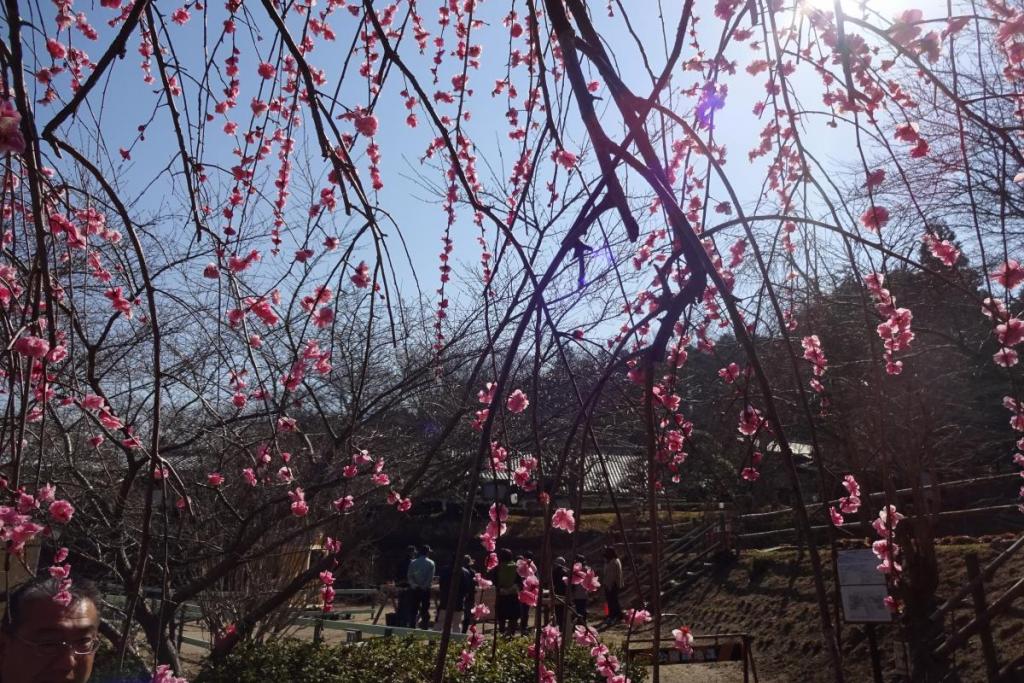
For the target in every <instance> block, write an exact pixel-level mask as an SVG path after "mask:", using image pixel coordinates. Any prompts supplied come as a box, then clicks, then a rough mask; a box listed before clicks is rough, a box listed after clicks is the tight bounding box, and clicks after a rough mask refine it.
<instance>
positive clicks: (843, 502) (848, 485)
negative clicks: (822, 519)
mask: <svg viewBox="0 0 1024 683" xmlns="http://www.w3.org/2000/svg"><path fill="white" fill-rule="evenodd" d="M843 488H845V489H846V492H847V494H849V495H846V496H843V497H842V498H840V499H839V509H838V510H837V509H836V508H835V507H834V506H833V507H830V508H829V509H828V511H829V515H830V516H831V517H832V523H833V524H834V525H836V526H842V525H843V523H844V522H845V521H846V520H845V519H844V517H843V515H854V514H857V511H858V510H860V484H858V483H857V480H856V479H855V478H854V476H853V475H852V474H847V475H846V476H845V477H843Z"/></svg>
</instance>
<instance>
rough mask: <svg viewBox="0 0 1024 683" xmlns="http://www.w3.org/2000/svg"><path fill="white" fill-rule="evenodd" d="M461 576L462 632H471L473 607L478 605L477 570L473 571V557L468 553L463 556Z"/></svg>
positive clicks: (459, 575)
mask: <svg viewBox="0 0 1024 683" xmlns="http://www.w3.org/2000/svg"><path fill="white" fill-rule="evenodd" d="M458 577H459V604H460V605H462V632H463V633H467V632H469V624H470V622H472V620H473V608H474V607H475V606H476V572H475V571H473V558H472V557H470V556H469V555H466V556H465V557H464V558H462V569H461V571H460V572H459V574H458Z"/></svg>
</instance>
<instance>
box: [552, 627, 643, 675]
mask: <svg viewBox="0 0 1024 683" xmlns="http://www.w3.org/2000/svg"><path fill="white" fill-rule="evenodd" d="M573 640H575V641H576V643H577V644H578V645H581V646H583V647H589V648H590V656H591V658H592V659H593V660H594V669H596V670H597V673H598V675H599V676H601V677H602V678H604V679H605V680H606V681H608V683H629V678H627V677H626V676H625V675H623V674H621V673H619V669H620V663H619V658H618V657H616V656H615V655H613V654H612V653H611V651H610V650H609V649H608V646H607V645H604V644H603V643H601V642H599V641H598V639H597V631H595V630H594V629H592V628H590V627H589V626H577V627H576V630H575V631H574V632H573ZM549 680H550V681H552V683H553V682H554V678H551V679H549Z"/></svg>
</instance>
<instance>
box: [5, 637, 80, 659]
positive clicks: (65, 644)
mask: <svg viewBox="0 0 1024 683" xmlns="http://www.w3.org/2000/svg"><path fill="white" fill-rule="evenodd" d="M14 637H15V638H16V639H17V640H20V641H21V642H23V643H25V644H26V645H28V646H30V647H32V648H33V649H35V651H36V652H38V653H39V654H40V655H42V656H46V657H60V656H61V655H63V654H64V653H65V652H67V651H68V649H69V648H70V649H71V651H72V652H73V653H75V654H76V655H78V656H81V657H86V656H88V655H92V654H96V651H97V650H99V649H100V639H99V638H97V637H95V636H90V637H88V638H81V639H79V640H75V641H70V642H69V641H67V640H50V641H46V642H44V643H36V642H34V641H31V640H26V639H25V638H22V637H21V636H14Z"/></svg>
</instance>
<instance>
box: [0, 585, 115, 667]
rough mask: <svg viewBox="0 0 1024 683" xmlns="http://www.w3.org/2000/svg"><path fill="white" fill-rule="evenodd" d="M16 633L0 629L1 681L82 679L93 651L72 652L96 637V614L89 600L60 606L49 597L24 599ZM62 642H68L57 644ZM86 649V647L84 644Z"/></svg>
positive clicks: (97, 622) (90, 665)
mask: <svg viewBox="0 0 1024 683" xmlns="http://www.w3.org/2000/svg"><path fill="white" fill-rule="evenodd" d="M20 617H21V623H20V624H19V625H18V628H17V629H16V631H15V633H14V634H13V635H12V634H9V633H0V681H3V683H85V682H86V681H88V680H89V676H91V675H92V663H93V660H94V659H95V657H96V655H95V654H87V655H79V654H75V652H74V647H73V645H71V644H77V645H78V646H79V647H81V646H82V644H84V643H86V642H87V641H89V639H91V638H95V637H96V631H97V629H98V628H99V615H98V614H97V613H96V605H94V604H93V603H92V601H91V600H79V601H77V602H73V603H71V604H70V605H68V606H67V607H63V606H61V605H60V604H58V603H57V602H54V600H53V599H52V598H49V597H47V596H39V597H33V598H29V599H27V600H26V601H25V602H24V603H23V604H22V608H21V615H20ZM61 642H64V643H69V645H64V646H60V645H59V644H60V643H61ZM86 649H87V648H86Z"/></svg>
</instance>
